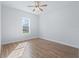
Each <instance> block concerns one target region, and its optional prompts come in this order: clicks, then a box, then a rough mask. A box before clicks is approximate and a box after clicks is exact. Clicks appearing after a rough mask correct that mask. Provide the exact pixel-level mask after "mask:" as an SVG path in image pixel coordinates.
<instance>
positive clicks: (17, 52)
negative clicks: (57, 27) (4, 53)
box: [8, 42, 31, 58]
mask: <svg viewBox="0 0 79 59" xmlns="http://www.w3.org/2000/svg"><path fill="white" fill-rule="evenodd" d="M30 47H31V46H30V44H29V43H28V42H25V43H20V44H19V45H18V46H17V47H16V48H15V49H14V50H13V51H12V52H11V53H10V55H9V56H8V58H12V57H13V58H20V57H30V56H31V50H30Z"/></svg>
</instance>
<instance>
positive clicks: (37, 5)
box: [28, 1, 47, 12]
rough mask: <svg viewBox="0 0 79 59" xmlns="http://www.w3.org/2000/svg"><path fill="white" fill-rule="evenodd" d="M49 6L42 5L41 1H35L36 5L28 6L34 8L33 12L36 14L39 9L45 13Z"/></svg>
mask: <svg viewBox="0 0 79 59" xmlns="http://www.w3.org/2000/svg"><path fill="white" fill-rule="evenodd" d="M46 6H47V4H41V1H34V5H31V6H28V7H33V8H34V9H33V12H35V11H36V10H37V9H39V10H40V11H43V9H42V8H43V7H46Z"/></svg>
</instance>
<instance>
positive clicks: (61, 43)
mask: <svg viewBox="0 0 79 59" xmlns="http://www.w3.org/2000/svg"><path fill="white" fill-rule="evenodd" d="M40 38H42V39H45V40H48V39H49V38H46V37H40ZM48 41H52V42H56V43H60V44H64V45H67V46H71V47H74V48H79V47H77V46H75V45H71V44H68V43H65V42H62V41H57V40H52V39H49V40H48Z"/></svg>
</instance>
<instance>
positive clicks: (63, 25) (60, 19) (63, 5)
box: [40, 2, 79, 48]
mask: <svg viewBox="0 0 79 59" xmlns="http://www.w3.org/2000/svg"><path fill="white" fill-rule="evenodd" d="M40 37H41V38H45V39H47V40H50V41H56V42H61V43H65V44H68V45H70V46H74V47H77V48H79V2H48V7H47V9H46V11H44V13H43V14H41V15H40Z"/></svg>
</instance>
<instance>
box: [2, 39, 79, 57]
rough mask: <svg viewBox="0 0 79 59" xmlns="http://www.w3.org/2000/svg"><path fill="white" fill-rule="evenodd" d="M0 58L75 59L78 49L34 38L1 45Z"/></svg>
mask: <svg viewBox="0 0 79 59" xmlns="http://www.w3.org/2000/svg"><path fill="white" fill-rule="evenodd" d="M1 56H2V57H15V58H16V57H19V58H26V57H28V58H74V57H75V58H76V57H78V49H77V48H73V47H70V46H66V45H62V44H59V43H55V42H51V41H47V40H44V39H40V38H36V39H32V40H28V41H24V42H17V43H11V44H7V45H2V54H1Z"/></svg>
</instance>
